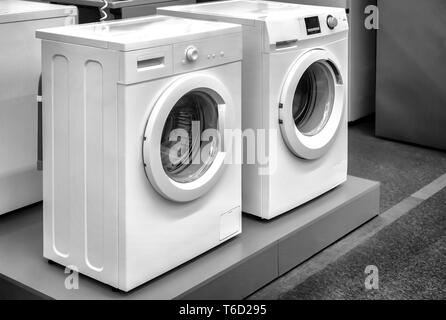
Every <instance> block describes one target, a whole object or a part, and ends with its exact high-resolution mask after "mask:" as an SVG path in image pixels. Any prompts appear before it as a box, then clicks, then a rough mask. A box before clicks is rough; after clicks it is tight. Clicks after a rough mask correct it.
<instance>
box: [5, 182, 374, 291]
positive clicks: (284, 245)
mask: <svg viewBox="0 0 446 320" xmlns="http://www.w3.org/2000/svg"><path fill="white" fill-rule="evenodd" d="M312 212H319V213H321V212H322V215H320V217H319V219H317V220H316V221H312V222H311V223H308V224H304V225H302V219H301V217H304V216H305V215H307V216H311V213H312ZM378 214H379V183H377V182H374V181H369V180H364V179H360V178H356V177H349V178H348V181H347V182H346V183H345V184H343V185H342V186H340V187H338V188H336V189H334V190H332V191H331V192H329V193H327V194H325V195H323V196H321V197H319V198H318V199H315V200H314V201H312V202H310V203H308V204H306V205H304V206H301V207H299V208H298V209H296V210H294V211H292V212H289V213H287V214H285V215H283V216H281V217H279V218H277V219H274V220H272V221H269V222H266V221H261V220H258V219H255V218H252V217H250V216H245V217H244V218H243V228H244V230H243V234H242V235H241V236H239V237H237V238H235V239H233V240H232V241H229V242H228V243H226V244H224V245H222V246H220V247H218V248H216V249H214V250H211V251H210V252H208V253H206V254H204V255H202V256H200V257H198V258H196V259H194V260H192V261H191V262H190V263H186V264H184V265H183V266H180V267H179V268H177V269H175V270H173V271H171V272H169V273H167V274H166V275H164V276H162V277H160V278H157V279H155V280H153V281H151V282H149V283H147V284H145V285H143V286H141V287H139V288H137V289H135V290H133V291H131V292H130V293H126V294H124V293H117V292H113V291H112V290H111V288H110V287H108V286H105V285H103V284H101V283H99V282H96V281H94V280H91V279H89V278H87V277H83V276H82V277H81V278H80V281H81V283H80V289H79V290H72V291H68V290H66V289H64V288H63V286H61V285H60V284H61V283H63V280H64V277H65V275H64V273H63V271H64V270H63V268H60V267H58V266H53V265H47V264H46V263H45V262H44V261H43V259H39V257H40V254H36V256H35V257H32V259H33V260H32V261H34V260H36V261H35V262H33V263H35V264H36V272H37V271H38V272H43V273H44V275H42V278H45V279H46V280H47V281H48V280H49V279H52V280H53V281H51V283H45V284H39V286H36V284H35V283H34V284H33V285H30V286H28V285H27V284H26V281H22V283H20V282H19V281H16V280H14V276H13V275H12V276H11V275H9V276H7V275H3V276H2V275H1V273H2V270H0V299H1V298H5V296H9V297H10V298H20V297H21V298H24V299H198V300H201V299H217V300H218V299H237V300H238V299H243V298H245V297H247V296H249V295H251V294H252V293H254V292H255V291H257V290H258V289H260V288H262V287H263V286H265V285H266V284H268V283H270V282H271V281H273V280H275V279H277V278H278V277H280V276H281V275H283V274H284V273H286V272H287V271H289V270H291V269H293V268H294V267H296V266H297V265H299V264H300V263H302V262H304V261H305V260H307V259H308V258H310V257H311V256H313V255H314V254H316V253H318V252H319V251H321V250H323V249H324V248H325V247H327V246H329V245H330V244H332V243H334V242H335V241H337V240H338V239H340V238H342V237H343V236H344V235H346V234H348V233H349V232H351V231H353V230H354V229H356V228H357V227H359V226H361V225H362V224H364V223H365V222H367V221H369V220H370V219H372V218H373V217H375V216H377V215H378ZM34 220H35V219H34ZM30 241H38V239H30ZM24 254H28V253H26V252H25V253H24ZM11 263H13V262H11ZM22 276H23V275H22ZM53 283H54V284H53ZM56 283H57V284H58V285H57V286H56ZM5 291H6V292H7V294H6V295H5Z"/></svg>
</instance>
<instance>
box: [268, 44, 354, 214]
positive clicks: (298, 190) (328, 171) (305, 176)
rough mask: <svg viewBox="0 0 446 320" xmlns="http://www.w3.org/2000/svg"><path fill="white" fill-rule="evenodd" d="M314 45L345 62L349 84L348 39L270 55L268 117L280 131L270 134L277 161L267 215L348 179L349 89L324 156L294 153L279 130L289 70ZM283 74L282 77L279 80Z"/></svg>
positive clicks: (308, 198)
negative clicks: (339, 119)
mask: <svg viewBox="0 0 446 320" xmlns="http://www.w3.org/2000/svg"><path fill="white" fill-rule="evenodd" d="M314 47H317V48H322V49H325V50H328V51H330V52H332V53H333V54H334V55H335V56H336V57H337V58H338V61H339V63H340V65H341V66H343V70H341V72H342V73H343V81H344V85H345V87H347V86H348V78H347V77H348V72H347V63H348V58H347V56H348V45H347V40H346V39H344V40H340V41H336V42H333V43H329V44H326V45H323V44H320V43H319V45H317V44H316V45H315V44H314V43H310V44H309V45H307V46H305V47H303V48H301V50H297V51H296V50H294V51H289V52H284V53H281V54H273V55H270V58H271V59H270V68H269V71H270V83H269V86H270V93H271V94H270V100H269V103H270V105H271V107H270V113H269V121H270V127H271V128H276V130H277V135H274V136H273V135H271V136H270V140H269V141H270V147H271V149H272V150H274V153H275V154H277V162H276V163H277V164H276V166H275V170H274V171H273V173H272V174H271V175H270V180H269V184H268V186H267V188H268V196H269V201H270V202H269V203H270V207H269V208H268V211H267V212H266V214H265V216H266V218H267V219H271V218H274V217H275V216H277V215H280V214H282V213H285V212H287V211H289V210H292V209H293V208H296V207H297V206H299V205H301V204H303V203H305V202H307V201H310V200H312V199H314V198H316V197H317V196H319V195H321V194H323V193H325V192H327V191H328V190H330V189H332V188H334V187H335V186H337V185H339V184H341V183H342V182H344V181H346V179H347V158H348V155H347V116H348V113H347V103H348V102H347V91H345V96H344V97H345V100H344V112H343V115H342V119H341V125H340V127H339V129H338V131H337V134H336V138H335V140H334V142H333V144H332V145H331V147H330V148H329V149H328V151H327V153H326V154H325V155H323V156H322V157H321V158H319V159H316V160H310V161H308V160H304V159H302V158H299V157H297V156H295V155H294V154H293V153H292V152H291V151H290V150H289V148H288V146H287V145H286V143H285V141H284V139H283V137H282V134H281V131H280V127H279V123H278V117H279V105H278V103H279V99H280V93H281V88H282V85H283V83H284V81H285V75H286V73H287V70H288V69H289V68H290V66H291V64H292V63H293V62H294V61H295V59H296V58H297V57H298V56H299V55H301V54H303V53H304V52H306V51H308V50H310V49H312V48H314ZM265 56H267V55H265ZM280 77H282V81H277V80H278V79H279V78H280ZM313 218H314V217H313Z"/></svg>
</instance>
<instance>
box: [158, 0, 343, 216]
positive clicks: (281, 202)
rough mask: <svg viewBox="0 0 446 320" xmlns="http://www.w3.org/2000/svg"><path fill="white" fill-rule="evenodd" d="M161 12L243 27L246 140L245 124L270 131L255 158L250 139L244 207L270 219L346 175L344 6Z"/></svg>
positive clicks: (229, 4) (238, 0)
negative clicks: (253, 157)
mask: <svg viewBox="0 0 446 320" xmlns="http://www.w3.org/2000/svg"><path fill="white" fill-rule="evenodd" d="M158 12H159V13H161V14H166V15H172V16H181V17H188V18H196V19H205V20H206V19H208V20H217V21H225V22H232V23H239V24H241V25H242V26H243V46H244V48H243V71H242V88H243V97H242V119H243V120H242V121H243V129H244V132H243V134H244V136H245V137H247V138H246V139H245V142H246V141H248V140H249V137H252V134H251V133H247V130H251V131H252V130H253V129H254V130H255V131H257V132H261V131H262V130H266V132H265V133H264V136H266V138H265V139H263V140H264V141H262V139H260V138H259V137H261V136H262V135H261V134H257V139H256V140H257V141H256V145H255V147H256V154H257V156H256V161H252V160H251V161H250V160H249V159H248V158H249V155H251V154H252V153H253V150H254V148H253V147H252V146H251V145H249V143H245V151H244V152H245V157H244V164H243V211H244V212H247V213H251V214H254V215H257V216H259V217H261V218H264V219H271V218H273V217H276V216H278V215H280V214H282V213H284V212H287V211H289V210H291V209H293V208H295V207H297V206H299V205H301V204H303V203H305V202H307V201H309V200H312V199H315V198H316V197H318V196H320V195H321V194H323V193H325V192H326V191H328V190H330V189H332V188H334V187H336V186H338V185H339V184H341V183H343V182H344V181H346V179H347V112H346V110H347V81H348V79H347V78H348V22H347V17H346V13H345V10H344V9H340V8H339V9H336V8H329V7H320V6H304V5H296V4H290V3H279V2H268V1H249V0H233V1H222V2H211V3H202V4H197V5H190V6H173V7H167V8H160V9H158ZM259 154H260V155H262V156H258V155H259ZM264 155H267V156H266V157H264ZM247 156H248V157H247ZM251 156H252V155H251ZM251 159H252V157H251ZM315 218H316V217H315Z"/></svg>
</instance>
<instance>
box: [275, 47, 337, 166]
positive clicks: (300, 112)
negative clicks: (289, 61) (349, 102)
mask: <svg viewBox="0 0 446 320" xmlns="http://www.w3.org/2000/svg"><path fill="white" fill-rule="evenodd" d="M341 70H342V69H340V66H339V63H338V62H337V61H336V58H335V57H334V55H333V54H331V53H330V52H328V51H325V50H322V49H315V50H311V51H308V52H306V53H304V54H303V55H302V56H300V57H299V58H298V59H297V60H296V61H295V63H294V64H293V65H292V67H291V68H290V70H289V72H288V74H287V76H286V79H285V82H284V85H283V87H282V93H281V96H280V103H279V123H280V129H281V132H282V136H283V138H284V140H285V142H286V144H287V146H288V148H289V149H290V150H291V151H292V152H293V153H294V154H295V155H296V156H298V157H301V158H304V159H308V160H313V159H317V158H320V157H321V156H322V155H324V154H325V153H326V151H327V149H328V148H329V147H330V145H331V143H332V142H333V141H334V139H335V137H336V134H337V131H338V128H339V127H340V124H341V121H342V119H343V113H344V109H345V104H344V103H345V99H346V98H345V96H346V90H345V87H344V82H343V79H342V72H341Z"/></svg>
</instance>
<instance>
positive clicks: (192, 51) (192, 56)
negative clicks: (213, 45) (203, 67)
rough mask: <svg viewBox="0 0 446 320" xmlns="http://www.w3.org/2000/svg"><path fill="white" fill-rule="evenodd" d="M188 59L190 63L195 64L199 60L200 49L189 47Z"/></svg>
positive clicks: (187, 51)
mask: <svg viewBox="0 0 446 320" xmlns="http://www.w3.org/2000/svg"><path fill="white" fill-rule="evenodd" d="M186 59H187V61H189V62H194V61H197V60H198V49H197V47H195V46H190V47H187V49H186Z"/></svg>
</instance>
